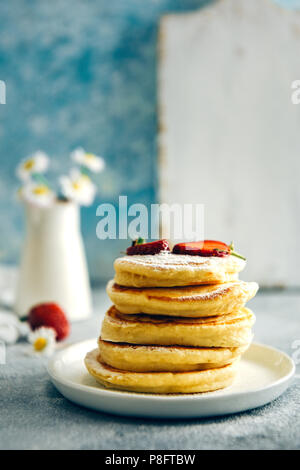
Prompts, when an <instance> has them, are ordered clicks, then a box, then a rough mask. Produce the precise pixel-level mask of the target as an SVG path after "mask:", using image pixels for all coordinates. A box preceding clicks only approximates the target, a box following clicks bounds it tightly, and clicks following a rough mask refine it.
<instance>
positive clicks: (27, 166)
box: [17, 151, 49, 181]
mask: <svg viewBox="0 0 300 470" xmlns="http://www.w3.org/2000/svg"><path fill="white" fill-rule="evenodd" d="M48 166H49V158H48V157H47V155H46V154H45V153H44V152H41V151H38V152H36V153H34V154H33V155H32V157H29V158H26V159H25V160H22V162H21V163H20V165H19V166H18V167H17V176H18V177H19V178H20V179H21V180H22V181H28V180H30V177H31V175H32V174H33V173H44V172H45V171H46V170H47V168H48Z"/></svg>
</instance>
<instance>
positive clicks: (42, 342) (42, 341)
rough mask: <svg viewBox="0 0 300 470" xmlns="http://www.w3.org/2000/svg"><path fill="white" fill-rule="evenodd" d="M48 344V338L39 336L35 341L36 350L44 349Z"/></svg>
mask: <svg viewBox="0 0 300 470" xmlns="http://www.w3.org/2000/svg"><path fill="white" fill-rule="evenodd" d="M46 346H47V340H46V338H37V339H36V340H35V342H34V343H33V348H34V349H35V351H42V350H43V349H44V348H45V347H46Z"/></svg>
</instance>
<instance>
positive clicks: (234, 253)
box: [230, 251, 246, 261]
mask: <svg viewBox="0 0 300 470" xmlns="http://www.w3.org/2000/svg"><path fill="white" fill-rule="evenodd" d="M230 254H231V255H232V256H236V257H237V258H240V259H243V260H244V261H246V258H245V257H244V256H242V255H240V254H239V253H236V252H235V251H230Z"/></svg>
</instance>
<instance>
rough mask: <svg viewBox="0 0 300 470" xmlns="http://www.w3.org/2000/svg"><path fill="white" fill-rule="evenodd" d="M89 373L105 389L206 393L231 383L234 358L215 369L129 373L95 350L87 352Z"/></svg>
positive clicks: (234, 363)
mask: <svg viewBox="0 0 300 470" xmlns="http://www.w3.org/2000/svg"><path fill="white" fill-rule="evenodd" d="M84 362H85V365H86V368H87V370H88V371H89V373H90V374H91V375H92V376H93V377H95V379H96V380H97V381H98V382H99V383H101V384H102V385H104V386H105V387H107V388H115V389H119V390H128V391H133V392H144V393H198V392H210V391H214V390H218V389H221V388H224V387H227V386H229V385H231V384H232V382H233V380H234V378H235V375H236V371H237V368H236V364H237V361H235V362H233V363H232V364H229V365H226V366H224V367H220V368H218V369H208V370H201V371H191V372H130V371H124V370H120V369H115V368H113V367H111V366H109V365H107V364H105V363H104V362H102V358H101V356H100V354H99V350H98V349H94V350H93V351H90V352H89V353H87V355H86V357H85V361H84Z"/></svg>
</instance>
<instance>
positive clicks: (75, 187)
mask: <svg viewBox="0 0 300 470" xmlns="http://www.w3.org/2000/svg"><path fill="white" fill-rule="evenodd" d="M72 186H73V189H75V191H78V190H79V189H80V183H78V181H74V182H73V183H72Z"/></svg>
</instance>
